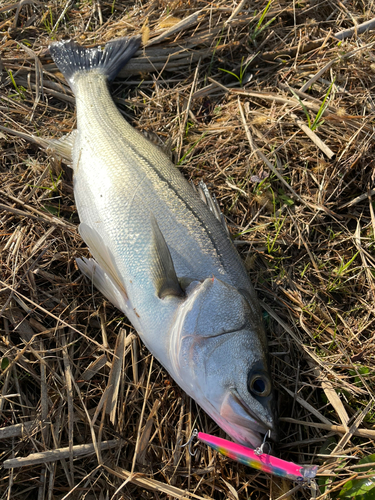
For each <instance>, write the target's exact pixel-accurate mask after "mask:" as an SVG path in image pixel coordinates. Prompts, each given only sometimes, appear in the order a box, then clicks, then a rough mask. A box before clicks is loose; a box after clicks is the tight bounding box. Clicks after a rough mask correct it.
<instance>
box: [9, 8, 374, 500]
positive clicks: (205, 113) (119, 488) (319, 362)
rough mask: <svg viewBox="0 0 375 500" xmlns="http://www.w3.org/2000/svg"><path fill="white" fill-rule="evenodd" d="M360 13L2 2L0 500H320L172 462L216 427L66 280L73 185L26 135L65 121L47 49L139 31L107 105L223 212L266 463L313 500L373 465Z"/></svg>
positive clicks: (66, 98)
mask: <svg viewBox="0 0 375 500" xmlns="http://www.w3.org/2000/svg"><path fill="white" fill-rule="evenodd" d="M374 17H375V4H374V2H373V1H371V2H370V1H368V2H365V1H346V2H341V1H340V0H332V1H323V2H319V1H316V0H311V1H310V2H308V1H300V2H286V1H282V0H279V1H278V0H274V1H270V2H268V3H267V2H266V1H255V0H244V1H241V2H230V1H224V0H218V1H217V2H207V1H203V0H202V1H201V0H198V1H193V0H192V1H187V2H183V1H180V0H176V1H171V2H168V1H166V0H159V1H158V0H155V1H152V0H150V1H147V0H146V1H145V2H141V1H136V2H130V1H121V0H113V1H110V2H105V1H102V0H96V1H94V0H92V1H91V0H83V1H79V0H76V1H70V0H52V1H50V2H40V1H36V0H30V1H25V0H23V1H22V2H12V1H10V2H9V3H4V1H3V2H2V3H1V4H0V37H1V60H0V71H1V74H0V78H1V80H0V101H1V102H0V125H1V129H0V147H1V148H2V149H1V156H0V179H1V181H0V186H1V190H0V224H1V227H0V245H1V250H2V251H1V274H0V280H1V283H0V284H1V289H0V291H1V294H0V308H1V309H0V310H1V313H0V316H1V319H0V329H1V330H0V351H1V367H0V368H1V372H0V388H1V397H0V419H1V420H0V422H1V428H0V460H1V463H4V465H5V466H3V467H2V468H1V469H0V494H1V498H4V499H5V498H6V499H9V498H17V499H18V498H19V499H26V498H30V499H33V498H38V499H62V498H88V499H93V498H98V499H99V498H100V499H107V498H113V499H120V498H124V499H128V498H129V499H130V498H167V497H169V498H173V497H175V498H199V499H203V498H205V499H208V498H214V499H224V498H230V499H236V498H238V499H241V500H242V499H247V498H250V497H251V498H252V499H265V498H269V497H271V498H272V499H279V500H281V498H282V499H284V498H288V497H290V498H292V497H293V496H295V497H298V498H302V497H305V498H310V497H311V496H312V495H313V494H314V491H313V489H311V488H309V487H306V488H304V487H302V486H301V485H300V484H296V483H292V482H290V481H289V480H286V479H279V478H275V477H271V476H270V475H267V474H265V473H263V472H260V471H256V470H253V469H250V468H248V467H246V466H243V465H239V464H237V463H235V462H233V461H231V460H230V459H227V458H225V457H223V456H221V455H219V454H217V453H216V452H213V451H212V450H210V449H209V448H207V447H206V446H205V445H203V444H198V443H196V442H195V443H194V445H193V448H194V449H195V450H196V455H195V456H193V457H192V456H190V455H189V453H188V450H187V449H186V448H181V447H180V444H182V443H184V442H186V441H187V440H188V438H189V436H190V434H191V432H192V430H193V428H195V427H197V428H198V429H199V430H202V431H204V432H209V433H212V434H215V435H220V436H222V437H224V434H223V433H222V431H220V429H219V428H218V427H217V426H216V425H215V424H214V423H213V422H212V421H211V420H210V419H209V418H208V417H207V416H206V415H205V414H204V412H202V410H200V409H199V408H198V407H197V406H196V405H195V403H194V401H192V400H191V399H189V398H188V397H187V396H186V395H185V394H184V393H182V391H181V390H180V389H179V387H178V386H177V385H176V384H175V382H174V381H173V380H172V379H171V378H170V377H169V376H168V374H167V373H166V371H165V370H164V369H163V368H162V367H161V366H160V365H159V364H158V362H157V361H156V360H153V358H152V356H151V355H150V354H149V353H148V351H147V350H146V348H145V347H144V346H143V345H142V344H141V342H140V341H139V339H138V337H137V336H136V334H135V332H134V331H133V329H132V327H131V325H130V324H129V322H128V321H127V320H126V318H124V317H123V315H122V314H121V313H120V312H119V311H118V310H117V309H116V308H115V307H114V306H112V305H111V304H110V303H108V302H107V301H106V300H105V299H104V297H103V296H102V295H101V294H100V293H98V292H97V291H96V290H94V289H93V288H92V287H91V285H90V283H89V282H88V281H87V280H86V279H84V278H83V276H82V275H81V274H80V272H79V270H78V268H77V265H76V263H75V259H76V258H77V257H79V256H88V255H89V253H88V250H87V248H86V246H85V244H84V243H83V242H82V241H81V239H80V237H79V235H78V231H77V225H78V216H77V212H76V208H75V204H74V197H73V184H72V172H71V170H70V169H69V167H68V166H66V165H65V164H64V162H62V161H59V160H57V159H55V158H54V157H53V156H52V155H51V154H50V153H48V152H46V151H45V150H43V149H41V148H39V147H38V146H37V145H36V144H32V143H30V141H29V140H28V138H30V135H34V136H37V137H54V138H58V137H61V136H62V135H64V134H66V133H68V132H70V131H71V130H72V129H73V128H74V127H75V106H74V96H73V94H72V92H71V91H70V89H69V87H68V86H67V84H66V82H65V80H64V78H63V76H62V75H61V74H60V73H59V72H58V70H57V68H56V66H55V64H54V63H53V61H52V59H51V57H50V55H49V51H48V45H49V43H50V42H51V41H53V40H60V39H66V38H72V39H75V40H77V41H79V42H81V43H83V44H85V45H93V44H97V43H103V42H106V41H108V40H110V39H113V38H118V37H120V36H128V35H133V34H137V33H139V32H141V33H142V37H143V47H142V49H141V50H140V51H139V53H138V54H137V56H136V58H135V59H134V60H133V61H132V62H131V63H130V64H129V66H128V67H127V68H126V69H124V70H123V71H122V72H121V74H120V76H119V78H118V79H117V80H116V81H115V82H114V84H113V86H112V92H113V96H114V99H115V101H116V103H117V104H118V106H119V107H120V109H121V111H122V112H123V114H124V116H125V117H126V119H128V120H129V121H130V122H131V123H132V124H133V126H134V127H136V128H137V129H139V130H142V131H144V132H147V133H148V135H149V136H150V137H153V138H154V139H155V140H157V141H159V143H160V145H161V147H163V148H165V150H167V151H168V152H169V153H170V154H171V156H172V158H173V160H174V162H175V163H176V165H177V168H179V169H181V171H182V172H183V174H184V175H185V176H186V177H187V178H188V179H189V180H191V181H193V182H194V183H195V184H197V183H198V182H199V181H200V180H203V181H204V182H205V183H206V184H207V185H208V186H209V188H210V190H211V192H213V193H215V195H216V197H217V199H218V202H219V204H220V207H221V210H222V212H223V214H224V216H225V219H226V222H227V225H228V227H229V230H230V233H231V235H232V238H233V241H234V244H235V245H236V247H237V249H238V251H239V252H240V254H241V256H242V258H243V259H244V261H245V264H246V267H247V270H248V272H249V274H250V277H251V279H252V282H253V284H254V286H255V288H256V291H257V294H258V296H259V299H260V301H261V305H262V307H263V311H264V321H265V324H266V328H267V334H268V337H269V346H270V359H271V369H272V374H273V379H274V383H275V387H276V391H277V395H278V407H279V415H280V422H279V434H280V440H279V442H278V443H275V444H274V453H275V454H277V455H278V456H279V457H281V458H283V459H285V460H290V461H294V462H296V463H299V464H316V465H319V471H318V478H317V482H318V487H319V489H318V490H317V491H316V496H317V498H319V499H323V498H328V497H331V498H336V497H339V498H350V497H352V496H354V493H353V490H350V485H351V484H352V485H353V486H354V487H355V486H356V485H358V484H359V483H358V482H357V483H355V480H358V478H359V479H360V478H362V477H365V476H366V475H369V474H371V468H370V472H368V470H367V469H363V468H362V469H361V466H360V465H361V464H359V466H358V462H359V460H360V459H363V458H364V457H368V456H369V455H370V459H369V461H370V462H375V457H371V454H372V453H374V451H375V450H374V438H375V427H374V420H375V414H374V409H373V400H374V396H373V392H374V369H375V362H374V360H375V358H374V354H373V349H374V347H375V342H374V326H373V325H374V319H375V315H374V313H375V309H374V296H375V283H374V276H375V273H374V262H375V253H374V233H375V215H374V207H375V205H374V202H373V197H374V195H375V190H374V189H373V185H374V159H373V158H374V148H373V141H374V138H373V136H374V127H373V121H374V111H375V105H374V102H373V99H372V90H373V87H374V84H375V52H373V47H374V45H375V35H374V34H373V32H372V31H371V30H367V31H364V32H362V29H361V24H362V23H364V22H366V21H371V20H372V18H374ZM370 24H371V23H370ZM374 25H375V23H374ZM370 27H371V26H370ZM350 28H352V29H351V31H349V32H348V31H347V30H350ZM15 134H16V135H15ZM17 134H18V135H17ZM22 134H26V135H25V136H23V135H22ZM92 443H94V446H92V448H91V450H87V449H86V448H85V446H86V445H90V444H92ZM62 448H66V449H67V454H66V455H64V457H65V458H61V454H60V455H58V453H61V451H60V452H56V451H55V452H52V453H55V454H54V455H52V457H51V456H50V455H48V453H46V452H47V451H49V450H61V449H62ZM90 451H91V453H89V452H90ZM78 453H81V455H80V456H78V455H77V454H78ZM31 454H37V455H36V456H35V455H33V456H30V455H31ZM28 459H30V460H29V461H27V460H28ZM25 460H26V462H25ZM7 461H9V462H7ZM131 473H133V474H131ZM350 480H354V481H353V483H350V482H349V481H350ZM371 484H372V483H370V487H371ZM344 485H346V486H345V488H346V489H347V493H346V494H345V491H344V490H342V488H343V486H344ZM372 491H374V490H372ZM369 498H370V497H369Z"/></svg>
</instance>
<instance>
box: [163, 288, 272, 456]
mask: <svg viewBox="0 0 375 500" xmlns="http://www.w3.org/2000/svg"><path fill="white" fill-rule="evenodd" d="M251 320H252V318H251V310H250V308H249V306H248V304H247V300H246V298H245V297H244V296H243V295H242V294H241V293H240V292H239V291H237V290H236V289H235V288H234V287H232V286H230V285H228V284H226V283H224V282H222V281H221V280H218V279H216V278H208V279H206V280H204V281H203V282H202V283H201V282H193V283H191V285H189V287H188V288H187V297H186V299H185V301H184V302H183V303H181V305H180V307H179V308H178V310H177V312H176V315H175V321H174V324H173V327H172V331H171V342H170V359H171V366H170V367H169V371H170V373H171V375H172V376H173V377H174V378H175V380H176V382H178V383H179V385H180V386H181V387H182V388H183V389H184V390H185V391H186V392H187V393H188V394H189V395H190V396H191V397H192V398H193V399H195V400H196V401H197V403H198V404H199V405H200V406H201V407H202V408H203V409H204V410H205V411H206V413H208V414H209V415H210V416H211V417H212V418H213V420H215V422H216V423H217V424H218V425H219V426H220V427H221V428H222V429H223V430H224V431H225V432H227V434H229V435H230V436H231V437H232V438H233V439H234V440H235V441H237V442H239V443H242V444H244V445H247V446H249V445H251V446H254V447H257V446H259V445H260V444H261V442H262V437H261V434H265V433H267V432H268V431H269V430H271V431H274V429H275V420H276V419H275V412H274V399H273V391H272V383H271V379H270V377H269V375H268V373H267V370H268V363H267V352H266V351H265V348H264V346H265V340H264V338H263V337H264V332H263V330H262V329H261V330H257V331H255V330H254V328H253V326H252V324H255V325H258V324H259V321H258V320H257V319H255V320H254V321H253V322H252V321H251ZM253 373H259V374H262V376H263V377H264V378H265V379H267V383H268V384H269V385H268V387H269V391H268V392H267V394H266V395H265V397H259V395H255V394H252V393H251V392H250V391H249V389H248V377H249V375H251V374H253Z"/></svg>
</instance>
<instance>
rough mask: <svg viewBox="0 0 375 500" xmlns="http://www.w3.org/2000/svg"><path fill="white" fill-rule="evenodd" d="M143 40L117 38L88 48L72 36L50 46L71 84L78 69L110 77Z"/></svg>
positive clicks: (109, 78)
mask: <svg viewBox="0 0 375 500" xmlns="http://www.w3.org/2000/svg"><path fill="white" fill-rule="evenodd" d="M140 44H141V37H140V36H135V37H131V38H118V39H117V40H113V41H112V42H108V43H106V44H105V46H104V47H101V46H98V47H92V48H85V47H82V46H81V45H78V44H77V43H76V42H73V41H71V40H64V41H61V42H55V43H52V44H51V45H50V46H49V50H50V53H51V55H52V58H53V60H54V61H55V63H56V64H57V66H58V68H59V69H60V71H61V72H62V73H63V75H64V76H65V79H66V80H67V82H68V83H69V85H70V86H71V87H73V84H74V75H75V74H76V73H79V72H86V71H92V70H95V71H98V72H100V73H102V74H104V75H106V76H107V78H108V80H109V81H111V80H113V79H114V78H115V76H116V75H117V73H118V72H119V71H120V69H121V68H122V67H123V66H125V64H126V63H127V62H128V61H129V60H130V59H131V58H132V57H133V55H134V54H135V53H136V52H137V50H138V48H139V46H140Z"/></svg>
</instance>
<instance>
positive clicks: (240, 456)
mask: <svg viewBox="0 0 375 500" xmlns="http://www.w3.org/2000/svg"><path fill="white" fill-rule="evenodd" d="M197 437H198V439H199V440H200V441H202V442H203V443H206V444H208V445H209V446H211V448H213V449H214V450H217V451H219V452H220V453H222V454H223V455H225V456H226V457H229V458H231V459H233V460H236V461H237V462H240V463H241V464H245V465H248V466H249V467H253V468H254V469H258V470H261V471H264V472H268V473H269V474H275V475H276V476H281V477H287V478H289V479H292V480H297V481H298V480H299V481H309V480H311V479H313V478H314V477H315V476H316V472H317V470H318V467H317V466H316V465H308V466H305V467H302V466H301V465H296V464H294V463H292V462H286V461H285V460H281V459H280V458H276V457H273V456H272V455H267V454H266V453H262V452H261V451H260V452H258V451H257V450H252V449H251V448H246V447H245V446H242V445H240V444H236V443H233V442H232V441H227V440H226V439H222V438H218V437H216V436H211V434H204V433H203V432H198V435H197ZM258 453H259V454H258Z"/></svg>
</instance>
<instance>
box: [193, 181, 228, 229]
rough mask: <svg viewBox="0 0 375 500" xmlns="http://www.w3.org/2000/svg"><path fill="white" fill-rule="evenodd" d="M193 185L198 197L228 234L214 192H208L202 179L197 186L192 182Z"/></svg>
mask: <svg viewBox="0 0 375 500" xmlns="http://www.w3.org/2000/svg"><path fill="white" fill-rule="evenodd" d="M193 187H194V188H195V190H196V191H197V193H198V194H199V197H200V199H201V200H202V201H203V202H204V203H205V204H206V205H207V206H208V208H209V209H210V211H211V212H212V213H213V214H214V216H215V217H216V218H217V220H218V221H220V222H221V223H222V225H223V226H224V228H225V231H226V232H227V234H228V236H230V233H229V231H228V227H227V224H226V222H225V219H224V215H223V214H222V212H221V210H220V207H219V204H218V202H217V199H216V196H215V194H214V193H213V194H211V193H210V191H209V190H208V187H207V185H206V184H205V183H204V182H203V181H199V184H198V186H195V185H194V184H193Z"/></svg>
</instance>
